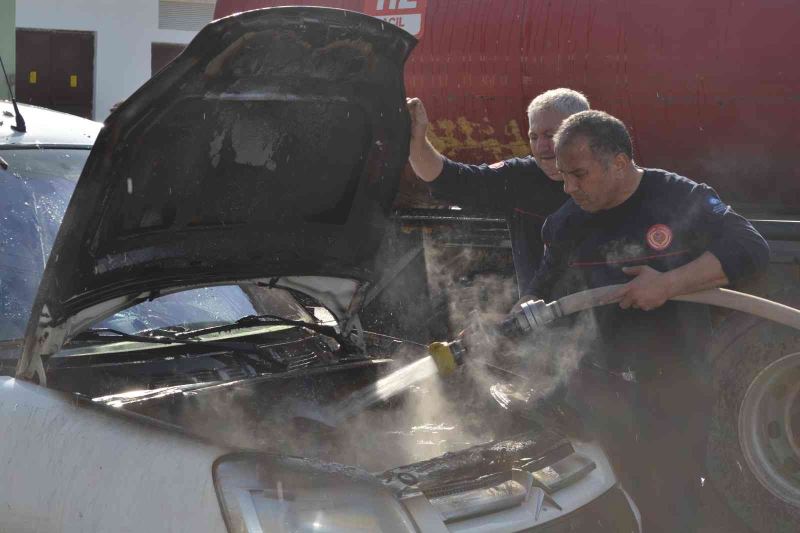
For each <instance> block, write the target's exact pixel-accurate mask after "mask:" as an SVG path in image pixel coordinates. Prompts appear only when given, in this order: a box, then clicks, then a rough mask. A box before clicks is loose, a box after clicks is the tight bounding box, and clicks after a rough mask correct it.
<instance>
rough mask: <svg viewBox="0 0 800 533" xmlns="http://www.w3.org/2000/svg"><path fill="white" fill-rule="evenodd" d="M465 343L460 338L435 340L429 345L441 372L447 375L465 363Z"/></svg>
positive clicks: (429, 349)
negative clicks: (444, 340) (442, 340)
mask: <svg viewBox="0 0 800 533" xmlns="http://www.w3.org/2000/svg"><path fill="white" fill-rule="evenodd" d="M465 352H466V350H465V349H464V345H463V344H462V343H461V340H460V339H457V340H454V341H451V342H434V343H431V344H430V345H429V346H428V353H429V354H430V355H431V357H432V358H433V361H434V362H435V363H436V368H438V369H439V374H441V375H443V376H446V375H448V374H452V373H453V372H455V370H456V368H458V367H459V366H461V365H462V364H464V353H465Z"/></svg>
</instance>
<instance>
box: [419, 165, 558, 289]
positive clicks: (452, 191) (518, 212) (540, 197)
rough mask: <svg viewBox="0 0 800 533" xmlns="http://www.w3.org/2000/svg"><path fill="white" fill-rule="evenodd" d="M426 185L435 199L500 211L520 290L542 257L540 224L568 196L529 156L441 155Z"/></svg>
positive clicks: (463, 205)
mask: <svg viewBox="0 0 800 533" xmlns="http://www.w3.org/2000/svg"><path fill="white" fill-rule="evenodd" d="M430 187H431V191H432V192H433V194H434V196H435V197H436V198H438V199H440V200H444V201H447V202H451V203H453V204H456V205H458V206H461V207H465V208H472V209H476V210H485V211H487V212H499V213H500V214H502V215H503V216H504V217H505V218H506V220H507V221H508V226H509V230H510V232H511V251H512V253H513V256H514V269H515V270H516V274H517V287H518V288H519V289H520V290H521V289H522V288H524V287H526V286H528V285H529V284H530V282H531V279H532V278H533V274H534V273H535V272H536V269H537V268H538V266H539V261H540V260H541V258H542V239H541V231H542V224H543V223H544V221H545V219H546V218H547V216H548V215H550V214H551V213H553V212H555V211H556V210H557V209H558V208H559V207H561V205H562V204H563V203H564V202H565V201H566V200H567V198H568V196H567V195H566V194H565V193H564V189H563V183H562V182H560V181H554V180H551V179H550V178H548V177H547V175H546V174H545V173H544V172H542V169H540V168H539V166H538V165H537V164H536V161H535V160H534V159H533V157H530V156H528V157H524V158H519V157H515V158H512V159H507V160H505V161H500V162H497V163H494V164H492V165H467V164H464V163H457V162H455V161H451V160H449V159H446V158H445V160H444V167H443V169H442V172H441V174H439V176H438V177H437V178H436V179H435V180H434V181H433V182H431V183H430ZM520 294H523V293H522V292H521V293H520Z"/></svg>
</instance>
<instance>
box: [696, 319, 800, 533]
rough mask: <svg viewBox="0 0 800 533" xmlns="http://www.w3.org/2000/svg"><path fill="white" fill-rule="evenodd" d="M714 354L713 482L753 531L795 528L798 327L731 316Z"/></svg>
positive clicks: (798, 503)
mask: <svg viewBox="0 0 800 533" xmlns="http://www.w3.org/2000/svg"><path fill="white" fill-rule="evenodd" d="M712 355H713V368H714V393H715V395H716V396H715V397H716V401H715V405H714V410H713V418H712V422H711V427H710V434H709V443H708V468H709V474H710V477H711V481H712V483H714V485H715V486H716V487H717V489H718V490H719V491H720V492H721V493H722V494H723V495H724V496H725V497H726V499H727V503H728V505H729V506H730V508H731V509H732V510H733V512H734V513H736V515H738V516H739V518H740V519H742V520H743V521H744V522H745V523H746V524H747V525H748V526H749V527H750V528H752V529H753V530H754V531H758V532H781V533H783V532H787V533H788V532H793V533H795V532H797V531H800V331H797V330H794V329H791V328H788V327H786V326H782V325H780V324H776V323H774V322H770V321H766V320H762V319H758V318H756V317H753V316H749V315H738V314H737V315H733V316H731V317H729V319H728V320H727V321H726V323H725V324H723V326H722V328H721V329H720V335H718V336H717V337H716V339H715V346H714V350H712Z"/></svg>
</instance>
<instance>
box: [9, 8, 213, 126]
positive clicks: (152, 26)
mask: <svg viewBox="0 0 800 533" xmlns="http://www.w3.org/2000/svg"><path fill="white" fill-rule="evenodd" d="M17 28H29V29H53V30H80V31H92V32H95V58H94V61H95V65H94V75H95V84H94V88H95V93H94V118H95V120H104V119H105V118H106V116H108V113H109V110H110V108H111V106H112V105H114V104H115V103H116V102H119V101H120V100H124V99H125V98H127V97H128V96H130V95H131V93H133V92H134V91H135V90H136V89H137V88H139V86H140V85H142V83H144V82H145V81H147V80H148V79H149V78H150V44H151V43H153V42H160V43H180V44H185V43H188V42H189V41H191V40H192V38H193V37H194V36H195V35H196V33H197V32H193V31H179V30H160V29H158V0H18V1H17ZM23 53H24V51H23Z"/></svg>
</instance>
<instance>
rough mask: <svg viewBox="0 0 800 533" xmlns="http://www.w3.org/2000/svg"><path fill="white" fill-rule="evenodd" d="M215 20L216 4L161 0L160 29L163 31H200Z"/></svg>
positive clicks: (159, 8) (159, 9)
mask: <svg viewBox="0 0 800 533" xmlns="http://www.w3.org/2000/svg"><path fill="white" fill-rule="evenodd" d="M213 18H214V2H213V1H211V2H209V1H202V0H201V1H197V0H195V1H187V0H183V1H181V0H159V2H158V27H159V28H160V29H162V30H188V31H199V30H200V29H201V28H202V27H203V26H205V25H206V24H208V23H209V22H211V20H212V19H213Z"/></svg>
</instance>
